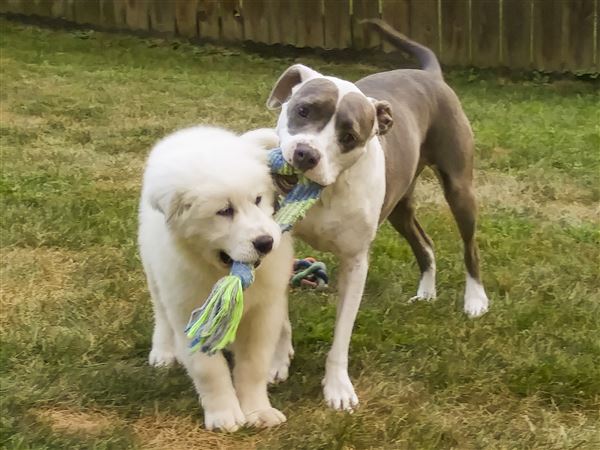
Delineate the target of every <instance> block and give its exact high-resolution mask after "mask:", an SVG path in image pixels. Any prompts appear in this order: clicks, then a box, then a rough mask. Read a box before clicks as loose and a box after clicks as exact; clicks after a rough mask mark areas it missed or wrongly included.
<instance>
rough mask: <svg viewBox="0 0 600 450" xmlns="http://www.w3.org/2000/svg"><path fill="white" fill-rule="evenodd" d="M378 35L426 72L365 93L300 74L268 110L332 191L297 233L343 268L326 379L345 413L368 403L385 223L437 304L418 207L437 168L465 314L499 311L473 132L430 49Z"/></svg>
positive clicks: (287, 344) (289, 154)
mask: <svg viewBox="0 0 600 450" xmlns="http://www.w3.org/2000/svg"><path fill="white" fill-rule="evenodd" d="M368 24H369V25H370V26H371V27H372V28H373V29H375V30H376V31H378V32H379V33H380V34H381V36H382V37H383V38H385V39H387V40H388V41H389V42H391V43H392V44H393V45H395V46H397V47H398V48H400V49H401V50H404V51H406V52H408V53H410V54H412V55H414V56H416V57H417V59H418V60H419V61H420V63H421V67H422V70H416V69H414V70H413V69H405V70H393V71H390V72H383V73H377V74H374V75H370V76H368V77H366V78H363V79H362V80H360V81H358V82H357V83H356V84H354V83H350V82H348V81H345V80H341V79H339V78H335V77H330V76H324V75H322V74H320V73H318V72H316V71H314V70H312V69H310V68H308V67H306V66H303V65H300V64H296V65H294V66H291V67H290V68H288V69H287V70H286V71H285V72H284V73H283V74H282V75H281V77H280V78H279V80H278V81H277V82H276V83H275V86H274V87H273V91H272V92H271V95H270V97H269V99H268V102H267V106H268V107H270V108H272V109H275V108H281V113H280V115H279V119H278V123H277V129H276V132H277V135H278V138H279V142H280V146H281V148H282V151H283V155H284V157H285V159H286V160H287V161H288V162H289V163H290V164H292V165H294V166H295V167H296V168H297V169H299V170H302V171H303V172H304V173H305V175H306V176H307V177H308V178H310V179H312V180H313V181H315V182H317V183H319V184H321V185H323V186H325V189H324V190H323V194H322V197H321V200H320V202H319V203H317V204H316V205H315V206H314V207H313V208H312V209H311V210H310V211H309V213H308V215H307V216H306V218H305V219H304V220H303V221H302V222H300V223H299V224H298V225H297V226H296V227H295V232H296V235H298V236H300V237H301V238H302V239H303V240H305V241H306V242H308V243H309V244H310V245H312V246H313V247H315V248H317V249H319V250H324V251H330V252H332V253H334V254H335V255H337V256H338V257H339V259H340V274H339V290H340V300H339V303H338V312H337V320H336V325H335V334H334V339H333V345H332V348H331V350H330V352H329V355H328V358H327V364H326V373H325V377H324V379H323V391H324V395H325V399H326V401H327V403H328V404H329V405H330V406H331V407H333V408H336V409H352V408H353V407H354V406H356V405H357V404H358V398H357V397H356V394H355V392H354V388H353V386H352V383H351V381H350V378H349V376H348V348H349V344H350V337H351V334H352V327H353V325H354V321H355V319H356V314H357V312H358V307H359V305H360V301H361V298H362V294H363V289H364V285H365V279H366V276H367V269H368V254H369V248H370V245H371V242H372V240H373V239H374V237H375V233H376V231H377V228H378V226H379V224H380V223H381V222H383V221H384V220H385V219H388V220H389V221H390V223H391V224H392V225H393V227H394V228H395V229H396V230H397V231H398V232H399V233H400V234H401V235H402V236H404V237H405V238H406V240H407V241H408V243H409V244H410V246H411V248H412V250H413V252H414V254H415V257H416V259H417V262H418V264H419V268H420V270H421V279H420V283H419V287H418V289H417V295H416V296H415V297H413V299H419V300H420V299H423V300H429V299H433V298H435V295H436V289H435V258H434V252H433V245H432V242H431V239H429V237H428V236H427V234H425V231H424V230H423V228H422V227H421V226H420V225H419V223H418V222H417V219H416V218H415V210H414V206H413V190H414V187H415V183H416V179H417V177H418V175H419V174H420V173H421V171H422V170H423V168H424V167H425V166H429V167H431V168H433V170H434V171H435V172H436V173H437V175H438V177H439V179H440V181H441V185H442V187H443V189H444V195H445V197H446V200H447V202H448V204H449V205H450V209H451V210H452V213H453V215H454V218H455V219H456V223H457V224H458V228H459V230H460V235H461V237H462V239H463V242H464V251H465V256H464V259H465V265H466V269H467V274H466V289H465V295H464V310H465V312H466V313H467V314H468V315H469V316H471V317H476V316H480V315H482V314H484V313H485V312H486V311H487V309H488V303H489V301H488V297H487V295H486V293H485V290H484V288H483V285H482V282H481V278H480V274H479V256H478V250H477V243H476V242H475V222H476V215H477V205H476V201H475V195H474V191H473V184H472V181H473V146H474V145H473V133H472V131H471V126H470V125H469V121H468V119H467V117H466V116H465V114H464V112H463V110H462V108H461V105H460V102H459V100H458V98H457V96H456V94H455V93H454V92H453V91H452V89H451V88H450V87H449V86H448V85H447V84H446V83H445V82H444V79H443V76H442V71H441V68H440V65H439V62H438V60H437V58H436V56H435V54H434V53H433V52H432V51H431V50H430V49H428V48H427V47H424V46H422V45H420V44H418V43H416V42H414V41H411V40H410V39H408V38H406V37H405V36H403V35H401V34H400V33H398V32H397V31H395V30H394V29H393V28H391V27H390V26H389V25H388V24H386V23H385V22H383V21H380V20H372V21H368ZM278 349H279V350H278V355H276V358H275V361H274V370H275V377H274V378H285V376H287V368H288V365H289V357H288V353H291V335H290V333H289V329H288V328H286V329H285V330H284V332H282V337H281V342H280V343H279V346H278ZM278 366H279V369H280V370H279V374H280V375H279V376H278V375H277V371H278ZM272 373H273V372H272ZM281 374H285V375H283V376H282V375H281Z"/></svg>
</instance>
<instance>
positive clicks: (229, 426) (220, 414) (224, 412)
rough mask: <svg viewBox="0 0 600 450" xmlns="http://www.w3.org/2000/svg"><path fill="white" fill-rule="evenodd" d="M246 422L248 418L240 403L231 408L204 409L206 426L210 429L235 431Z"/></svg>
mask: <svg viewBox="0 0 600 450" xmlns="http://www.w3.org/2000/svg"><path fill="white" fill-rule="evenodd" d="M245 423H246V419H245V417H244V414H243V413H242V410H241V409H240V407H239V405H235V406H232V407H230V408H219V409H210V408H205V409H204V426H205V427H206V429H207V430H209V431H214V430H220V431H225V432H228V433H233V432H234V431H237V430H238V429H239V428H240V427H241V426H244V424H245Z"/></svg>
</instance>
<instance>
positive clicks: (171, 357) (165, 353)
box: [148, 348, 177, 367]
mask: <svg viewBox="0 0 600 450" xmlns="http://www.w3.org/2000/svg"><path fill="white" fill-rule="evenodd" d="M175 361H177V357H176V356H175V352H174V351H171V350H165V349H158V348H153V349H152V350H150V355H148V362H149V363H150V365H151V366H153V367H169V366H172V365H173V364H174V363H175Z"/></svg>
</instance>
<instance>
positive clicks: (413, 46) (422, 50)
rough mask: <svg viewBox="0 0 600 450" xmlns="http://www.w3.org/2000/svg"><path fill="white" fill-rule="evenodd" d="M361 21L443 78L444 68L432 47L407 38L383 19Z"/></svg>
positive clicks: (427, 69) (423, 66)
mask: <svg viewBox="0 0 600 450" xmlns="http://www.w3.org/2000/svg"><path fill="white" fill-rule="evenodd" d="M360 23H361V24H364V25H367V26H368V27H369V28H371V29H373V30H375V31H377V32H378V33H379V34H380V35H381V37H383V38H384V39H385V40H387V41H388V42H389V43H390V44H392V45H393V46H394V47H397V48H399V49H400V50H404V51H405V52H407V53H409V54H411V55H413V56H415V57H416V58H417V59H418V60H419V63H420V64H421V68H422V69H423V70H425V71H427V72H430V73H432V74H435V75H437V76H439V77H440V78H442V68H441V67H440V63H439V61H438V59H437V57H436V56H435V53H433V51H432V50H431V49H429V48H427V47H425V46H424V45H421V44H419V43H418V42H415V41H413V40H411V39H409V38H407V37H406V36H404V35H403V34H402V33H400V32H398V31H396V30H395V29H394V28H392V27H391V26H390V25H389V24H388V23H387V22H385V21H383V20H381V19H365V20H362V21H361V22H360Z"/></svg>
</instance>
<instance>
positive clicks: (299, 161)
mask: <svg viewBox="0 0 600 450" xmlns="http://www.w3.org/2000/svg"><path fill="white" fill-rule="evenodd" d="M320 159H321V155H320V154H319V152H318V151H317V150H316V149H315V148H312V147H311V146H310V145H307V144H298V146H297V147H296V150H295V151H294V158H293V163H294V167H295V168H296V169H299V170H301V171H303V172H305V171H307V170H310V169H312V168H313V167H315V166H316V165H317V164H319V160H320Z"/></svg>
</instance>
